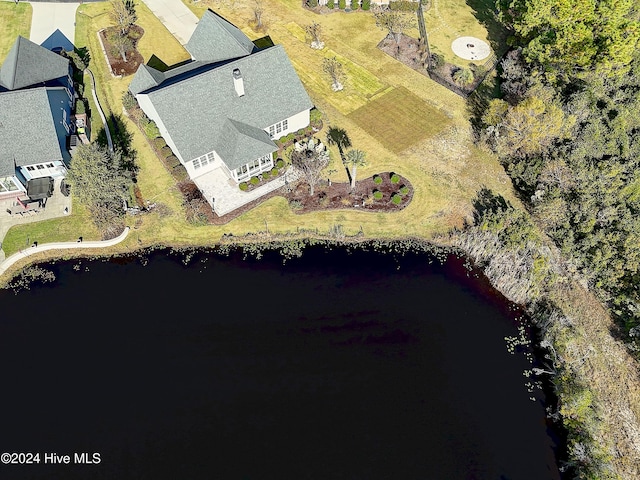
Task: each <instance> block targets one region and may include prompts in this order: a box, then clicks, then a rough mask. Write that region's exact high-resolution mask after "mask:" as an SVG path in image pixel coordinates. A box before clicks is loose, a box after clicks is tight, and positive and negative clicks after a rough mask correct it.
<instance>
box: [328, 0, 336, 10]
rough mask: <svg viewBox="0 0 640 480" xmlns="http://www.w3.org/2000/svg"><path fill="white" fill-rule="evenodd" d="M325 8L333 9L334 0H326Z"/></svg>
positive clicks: (334, 6)
mask: <svg viewBox="0 0 640 480" xmlns="http://www.w3.org/2000/svg"><path fill="white" fill-rule="evenodd" d="M327 8H329V9H331V10H333V9H334V8H336V2H335V1H334V0H327Z"/></svg>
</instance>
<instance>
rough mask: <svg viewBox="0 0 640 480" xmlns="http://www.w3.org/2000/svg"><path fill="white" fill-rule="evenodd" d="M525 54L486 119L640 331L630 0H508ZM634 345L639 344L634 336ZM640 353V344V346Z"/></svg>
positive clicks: (638, 129) (605, 291)
mask: <svg viewBox="0 0 640 480" xmlns="http://www.w3.org/2000/svg"><path fill="white" fill-rule="evenodd" d="M498 6H499V7H500V9H501V18H502V20H503V21H504V23H505V25H506V26H507V27H508V28H510V29H511V31H512V33H513V36H512V37H511V41H512V43H513V44H514V49H513V50H512V51H510V52H509V53H508V54H507V56H506V57H505V59H504V60H503V61H502V63H501V70H500V71H501V80H502V82H501V91H502V94H503V95H502V98H500V99H494V100H492V101H491V102H490V103H489V105H488V108H487V109H486V110H485V111H484V114H483V116H482V119H481V122H480V123H481V127H482V128H481V134H480V136H481V140H482V141H484V142H486V143H487V144H488V145H489V146H490V147H491V148H492V149H493V150H494V151H495V152H496V153H497V154H498V155H499V157H500V159H501V161H502V162H503V164H504V165H505V168H506V169H507V171H508V173H509V175H510V176H511V178H512V179H513V181H514V184H515V186H516V187H517V189H518V191H519V192H520V194H521V196H522V198H523V199H524V201H525V203H526V204H527V206H528V208H529V209H530V212H531V214H532V215H533V217H534V218H535V219H536V220H537V221H538V224H539V225H541V226H542V227H543V228H544V230H545V231H546V233H547V234H548V235H549V236H550V237H551V238H552V239H553V240H554V241H555V243H556V244H557V245H558V246H559V247H560V248H561V250H562V252H563V253H564V254H565V255H566V257H567V258H569V259H570V260H571V261H572V263H573V264H574V265H575V268H576V269H577V270H578V271H579V273H581V274H582V275H583V276H584V277H585V278H586V279H587V281H588V282H589V284H590V285H591V286H592V287H595V288H596V289H597V291H598V292H599V293H600V294H602V295H603V296H604V298H605V299H606V301H608V302H609V304H610V305H611V307H612V310H613V312H614V313H615V314H616V315H617V317H618V319H619V320H620V325H621V326H622V327H623V330H624V334H625V335H628V334H629V333H631V334H632V335H633V333H634V332H636V331H639V330H640V329H639V330H633V328H634V327H639V326H640V291H639V289H638V285H640V218H639V216H638V214H639V213H640V170H639V168H638V167H639V162H640V160H639V157H640V140H639V139H638V133H640V53H639V52H638V48H637V47H638V45H639V40H640V27H639V25H640V23H639V21H638V19H639V14H638V12H637V8H636V7H637V5H634V2H632V1H631V0H597V1H593V2H587V1H584V0H514V1H512V2H507V1H503V0H499V1H498ZM626 341H627V342H628V343H629V344H630V345H631V346H632V348H633V341H634V337H627V339H626ZM637 347H639V350H640V344H639V345H638V346H637Z"/></svg>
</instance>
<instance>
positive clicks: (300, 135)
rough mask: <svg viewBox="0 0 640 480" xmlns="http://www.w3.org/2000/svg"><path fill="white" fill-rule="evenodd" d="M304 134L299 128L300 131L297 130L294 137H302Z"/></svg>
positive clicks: (302, 129)
mask: <svg viewBox="0 0 640 480" xmlns="http://www.w3.org/2000/svg"><path fill="white" fill-rule="evenodd" d="M304 134H305V131H304V128H301V129H300V130H298V131H297V132H296V136H297V137H302V136H304Z"/></svg>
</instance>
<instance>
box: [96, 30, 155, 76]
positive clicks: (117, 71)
mask: <svg viewBox="0 0 640 480" xmlns="http://www.w3.org/2000/svg"><path fill="white" fill-rule="evenodd" d="M115 30H117V27H108V28H105V29H104V30H102V31H101V32H100V39H101V40H102V44H103V45H104V51H105V53H106V54H107V60H108V62H109V68H111V72H112V73H113V74H114V75H123V76H127V75H133V74H134V73H136V71H137V70H138V67H139V66H140V64H142V63H144V58H143V57H142V55H141V54H140V52H138V50H137V49H136V46H137V45H138V40H140V38H142V35H144V29H143V28H142V27H139V26H138V25H133V26H132V27H131V28H130V29H129V38H130V39H131V41H132V42H133V50H132V51H130V52H128V53H127V61H126V62H125V61H123V60H122V57H121V56H120V54H119V53H118V52H117V51H116V50H114V48H113V46H112V45H111V44H110V43H109V40H108V38H109V34H110V33H111V32H113V31H115Z"/></svg>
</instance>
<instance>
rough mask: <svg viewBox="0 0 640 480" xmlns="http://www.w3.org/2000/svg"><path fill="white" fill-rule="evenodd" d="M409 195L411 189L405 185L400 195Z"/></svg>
mask: <svg viewBox="0 0 640 480" xmlns="http://www.w3.org/2000/svg"><path fill="white" fill-rule="evenodd" d="M408 193H409V187H407V186H406V185H403V186H401V187H400V195H406V194H408Z"/></svg>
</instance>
